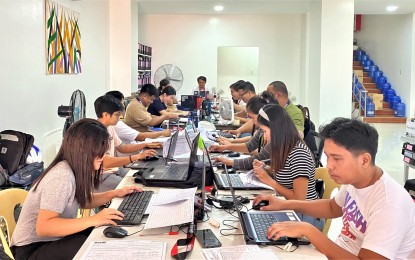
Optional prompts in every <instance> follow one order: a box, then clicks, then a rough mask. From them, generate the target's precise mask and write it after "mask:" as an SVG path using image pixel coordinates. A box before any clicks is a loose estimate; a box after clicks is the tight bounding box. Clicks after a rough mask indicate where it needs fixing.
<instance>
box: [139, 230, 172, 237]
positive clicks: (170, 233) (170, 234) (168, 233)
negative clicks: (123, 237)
mask: <svg viewBox="0 0 415 260" xmlns="http://www.w3.org/2000/svg"><path fill="white" fill-rule="evenodd" d="M178 234H179V232H174V231H170V232H166V233H157V234H140V236H157V235H169V236H175V235H178Z"/></svg>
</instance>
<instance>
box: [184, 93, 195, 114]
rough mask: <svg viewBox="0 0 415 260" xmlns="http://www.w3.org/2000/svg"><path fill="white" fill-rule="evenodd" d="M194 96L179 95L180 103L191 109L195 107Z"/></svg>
mask: <svg viewBox="0 0 415 260" xmlns="http://www.w3.org/2000/svg"><path fill="white" fill-rule="evenodd" d="M196 97H197V96H194V95H181V97H180V99H181V102H180V105H181V106H182V107H184V108H187V109H188V110H190V111H193V110H194V109H196Z"/></svg>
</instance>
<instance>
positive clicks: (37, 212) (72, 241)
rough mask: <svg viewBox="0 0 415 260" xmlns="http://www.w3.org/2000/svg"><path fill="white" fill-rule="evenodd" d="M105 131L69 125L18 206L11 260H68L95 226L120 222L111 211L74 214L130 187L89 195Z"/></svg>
mask: <svg viewBox="0 0 415 260" xmlns="http://www.w3.org/2000/svg"><path fill="white" fill-rule="evenodd" d="M109 138H110V135H109V133H108V131H107V128H106V127H105V126H104V125H103V124H101V123H100V122H98V121H96V120H93V119H88V118H86V119H81V120H79V121H77V122H76V123H74V124H73V125H72V126H71V127H70V128H69V129H68V131H67V132H66V133H65V136H64V138H63V142H62V146H61V147H60V149H59V152H58V154H57V155H56V157H55V159H54V160H53V161H52V163H51V164H50V165H49V167H48V168H47V169H46V170H45V171H44V173H43V174H42V175H41V176H40V177H39V178H38V179H37V180H36V181H35V182H34V184H33V186H32V188H31V189H30V191H29V194H28V195H27V198H26V200H25V202H24V205H23V208H22V211H21V214H20V216H19V220H18V221H17V225H16V229H15V230H14V232H13V236H12V243H11V249H12V252H13V255H14V257H15V259H19V260H21V259H72V258H73V257H74V256H75V254H76V253H77V252H78V250H79V249H80V248H81V246H82V244H83V243H84V242H85V240H86V239H87V237H88V235H89V234H90V232H91V231H92V228H93V227H95V226H102V225H116V224H115V222H114V220H120V219H122V218H123V214H122V213H121V212H119V211H117V210H116V209H109V208H106V209H103V210H101V211H100V212H98V213H97V214H95V215H93V216H87V217H83V218H77V213H78V208H80V207H81V208H84V209H90V208H95V207H99V206H100V205H103V204H105V203H107V202H109V201H111V200H112V199H113V198H115V197H124V196H125V195H127V194H130V193H132V192H133V191H141V189H140V188H138V187H135V186H130V187H125V188H122V189H117V190H111V191H107V192H103V193H93V190H94V188H95V187H97V185H98V183H99V180H100V177H101V172H102V169H103V164H102V161H103V156H104V155H105V153H106V151H107V150H108V149H109Z"/></svg>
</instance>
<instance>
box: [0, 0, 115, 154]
mask: <svg viewBox="0 0 415 260" xmlns="http://www.w3.org/2000/svg"><path fill="white" fill-rule="evenodd" d="M55 2H58V3H61V4H62V5H64V6H66V7H68V8H70V9H72V10H75V11H77V12H79V13H80V16H81V17H80V30H81V37H82V38H81V47H82V73H81V74H78V75H46V58H45V57H46V55H45V17H44V16H45V11H44V10H45V6H44V4H45V1H44V0H30V1H28V0H2V1H0V35H1V37H2V41H1V45H0V46H1V50H2V58H1V59H0V68H1V69H2V71H1V76H0V93H1V94H0V130H4V129H15V130H20V131H23V132H27V133H30V134H33V135H34V137H35V144H37V145H39V146H42V139H43V137H44V135H45V134H47V133H49V132H51V131H53V130H55V129H57V128H62V127H63V124H64V121H65V119H64V118H60V117H59V116H58V115H57V108H58V106H59V105H69V99H70V96H71V94H72V92H73V91H75V90H76V89H80V90H82V91H83V92H84V93H85V97H86V101H87V116H88V117H92V118H96V116H95V113H94V107H93V102H94V100H95V99H96V98H97V97H98V96H100V95H102V94H104V93H105V92H106V91H107V90H108V89H109V84H108V83H109V74H108V71H109V69H108V53H109V51H108V50H109V49H108V48H109V46H108V13H109V11H108V1H107V0H103V1H76V2H74V1H69V0H61V1H55ZM41 148H42V147H41Z"/></svg>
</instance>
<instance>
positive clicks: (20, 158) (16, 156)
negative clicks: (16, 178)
mask: <svg viewBox="0 0 415 260" xmlns="http://www.w3.org/2000/svg"><path fill="white" fill-rule="evenodd" d="M33 142H34V138H33V136H32V135H30V134H25V133H22V132H19V131H14V130H4V131H1V132H0V164H1V166H2V167H3V168H4V169H5V170H7V172H8V173H9V175H12V174H13V173H14V172H16V171H17V170H18V169H20V168H22V167H23V166H25V164H26V159H27V156H28V155H29V153H30V149H31V148H32V145H33Z"/></svg>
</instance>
